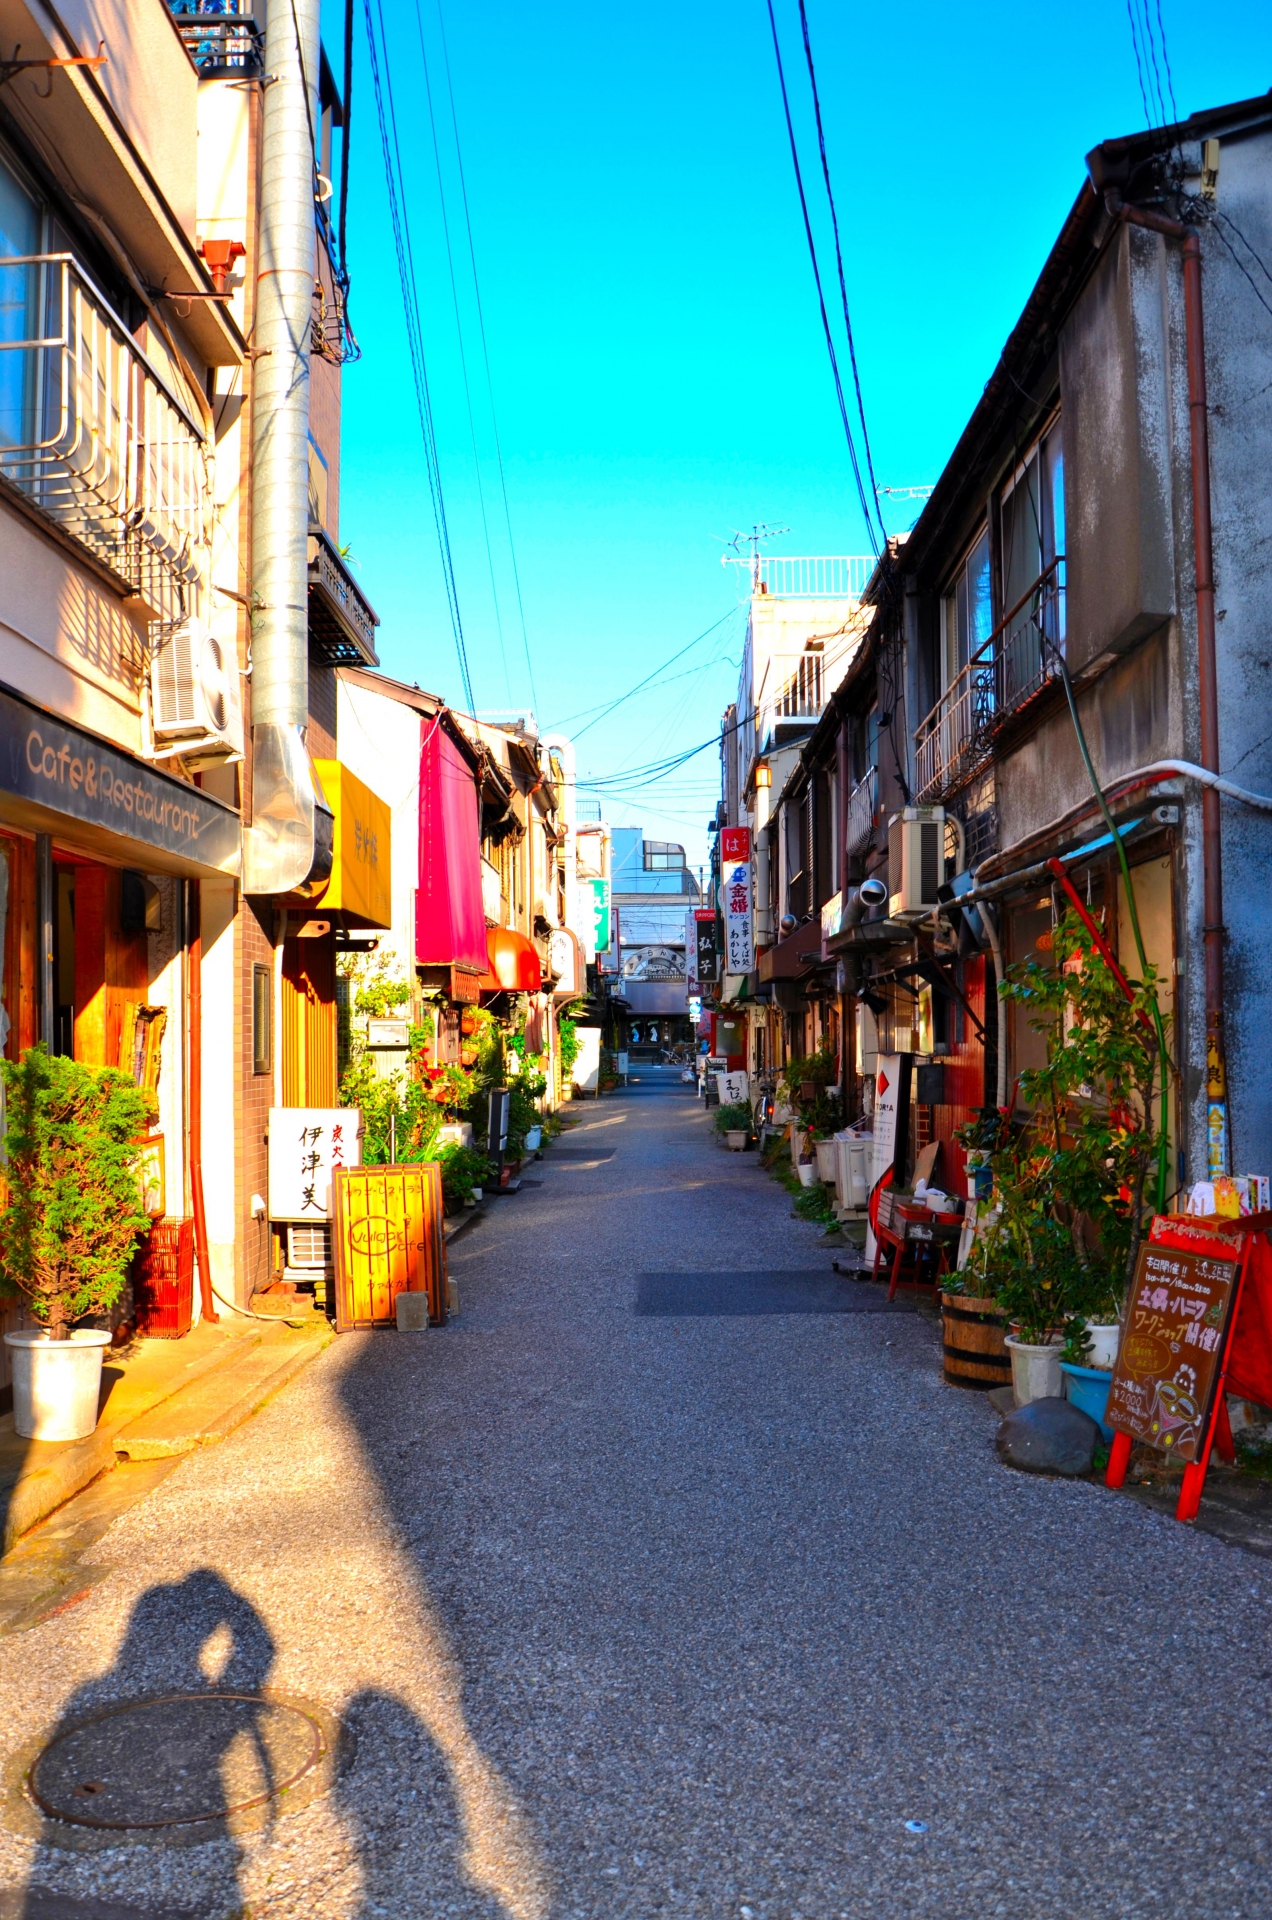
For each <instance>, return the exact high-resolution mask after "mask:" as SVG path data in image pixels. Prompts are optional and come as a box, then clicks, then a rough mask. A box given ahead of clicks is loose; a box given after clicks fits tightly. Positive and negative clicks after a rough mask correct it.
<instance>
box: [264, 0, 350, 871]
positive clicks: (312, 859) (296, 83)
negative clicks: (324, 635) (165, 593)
mask: <svg viewBox="0 0 1272 1920" xmlns="http://www.w3.org/2000/svg"><path fill="white" fill-rule="evenodd" d="M319 59H320V38H319V0H273V4H272V5H271V6H270V8H269V17H268V21H267V23H266V29H265V65H266V68H267V71H268V73H269V84H268V85H267V86H266V87H265V89H264V104H263V127H262V135H261V203H260V221H259V227H258V235H259V238H258V255H257V261H256V306H255V314H254V321H253V329H252V345H253V349H254V354H253V362H252V682H251V691H252V825H251V827H250V829H249V830H248V831H247V832H246V833H245V835H244V839H243V888H244V891H245V892H246V893H255V894H279V893H287V892H290V891H292V890H293V889H294V888H296V887H300V886H303V885H305V884H306V882H307V881H318V880H322V879H325V878H326V876H327V874H329V873H330V870H331V850H330V832H329V828H330V813H329V811H328V810H327V809H326V803H325V801H324V800H323V799H322V796H321V795H320V794H319V793H317V791H316V790H315V785H314V778H313V772H312V768H311V766H310V762H309V758H308V755H307V753H306V751H305V746H304V732H305V728H306V727H307V726H308V724H309V607H308V601H309V580H308V573H309V566H308V560H309V352H310V330H311V327H312V324H313V295H314V256H315V246H316V233H315V219H314V205H315V189H316V186H317V172H318V167H317V147H316V141H317V135H318V126H319V121H318V63H319Z"/></svg>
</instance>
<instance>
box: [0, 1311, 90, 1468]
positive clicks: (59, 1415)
mask: <svg viewBox="0 0 1272 1920" xmlns="http://www.w3.org/2000/svg"><path fill="white" fill-rule="evenodd" d="M4 1344H5V1346H6V1347H8V1349H9V1357H10V1360H11V1362H12V1366H13V1425H14V1429H15V1431H16V1432H17V1433H18V1434H19V1435H20V1437H21V1438H22V1439H23V1440H84V1439H87V1437H88V1435H89V1434H90V1433H92V1431H93V1429H94V1428H95V1427H96V1425H97V1402H98V1399H99V1397H100V1394H101V1388H102V1357H103V1354H104V1352H105V1349H106V1348H107V1347H108V1346H109V1345H110V1335H109V1333H103V1332H101V1331H100V1330H99V1329H98V1328H96V1327H77V1328H76V1329H75V1330H74V1332H73V1333H72V1334H71V1337H70V1339H69V1340H51V1339H50V1338H49V1336H48V1334H47V1333H43V1332H37V1331H35V1330H34V1329H29V1330H25V1331H23V1332H21V1333H6V1334H5V1336H4Z"/></svg>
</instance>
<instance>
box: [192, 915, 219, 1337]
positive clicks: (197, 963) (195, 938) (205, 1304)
mask: <svg viewBox="0 0 1272 1920" xmlns="http://www.w3.org/2000/svg"><path fill="white" fill-rule="evenodd" d="M199 896H200V887H199V883H198V881H197V880H192V881H191V882H190V925H189V928H188V939H189V943H190V946H189V952H190V1199H191V1202H192V1204H193V1208H194V1251H195V1257H196V1259H197V1260H198V1263H199V1304H200V1306H201V1308H202V1311H203V1318H204V1319H205V1320H216V1319H217V1318H218V1317H219V1316H218V1314H217V1311H216V1307H215V1305H214V1303H213V1298H212V1262H211V1259H210V1257H209V1254H208V1216H207V1210H206V1208H205V1206H204V1203H203V903H202V901H201V899H200V897H199Z"/></svg>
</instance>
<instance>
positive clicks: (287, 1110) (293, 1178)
mask: <svg viewBox="0 0 1272 1920" xmlns="http://www.w3.org/2000/svg"><path fill="white" fill-rule="evenodd" d="M361 1165H362V1113H361V1110H360V1109H359V1108H358V1107H271V1108H270V1110H269V1217H270V1219H271V1220H329V1219H330V1218H331V1176H332V1173H333V1172H334V1171H335V1170H336V1168H338V1167H360V1166H361Z"/></svg>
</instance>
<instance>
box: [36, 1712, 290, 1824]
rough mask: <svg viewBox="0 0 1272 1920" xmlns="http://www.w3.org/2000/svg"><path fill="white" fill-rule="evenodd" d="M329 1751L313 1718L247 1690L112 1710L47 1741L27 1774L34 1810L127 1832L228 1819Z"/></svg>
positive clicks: (285, 1786) (284, 1786) (283, 1787)
mask: <svg viewBox="0 0 1272 1920" xmlns="http://www.w3.org/2000/svg"><path fill="white" fill-rule="evenodd" d="M326 1754H327V1740H326V1737H325V1735H324V1732H323V1728H322V1727H321V1726H320V1724H319V1722H318V1720H317V1718H315V1717H314V1716H313V1715H311V1714H309V1713H307V1712H305V1711H304V1710H303V1709H302V1708H300V1707H298V1706H293V1705H291V1704H290V1703H289V1702H287V1701H285V1700H281V1699H274V1698H270V1697H268V1696H265V1695H257V1694H247V1693H197V1694H170V1695H168V1696H167V1697H165V1698H164V1699H160V1700H131V1701H127V1702H125V1703H124V1704H123V1705H122V1706H117V1707H109V1708H107V1709H106V1711H105V1712H103V1713H98V1714H94V1715H93V1717H92V1718H91V1719H89V1720H83V1721H81V1722H80V1723H79V1725H78V1726H75V1727H69V1728H68V1729H67V1730H66V1732H65V1733H59V1734H57V1735H55V1736H54V1738H53V1739H52V1740H50V1741H49V1743H48V1745H47V1746H46V1747H44V1748H43V1749H42V1750H41V1752H40V1753H39V1755H38V1756H37V1758H36V1760H35V1762H34V1764H33V1766H32V1767H31V1771H30V1774H29V1775H28V1784H29V1790H30V1794H31V1797H32V1799H33V1800H34V1801H35V1803H36V1805H37V1806H38V1807H39V1808H41V1810H42V1811H43V1812H44V1813H46V1814H49V1815H51V1816H52V1818H54V1819H56V1820H65V1821H67V1822H69V1823H70V1824H71V1825H72V1826H77V1827H95V1828H98V1829H102V1828H106V1829H110V1830H112V1831H113V1830H127V1829H133V1830H137V1829H141V1828H150V1829H155V1828H162V1827H183V1826H193V1825H195V1824H197V1823H200V1822H204V1821H209V1820H226V1819H229V1818H230V1817H231V1816H233V1815H235V1814H241V1813H244V1812H246V1811H247V1810H248V1809H249V1808H251V1807H259V1806H262V1805H264V1804H265V1803H266V1802H267V1801H271V1800H274V1799H276V1798H277V1797H278V1795H279V1794H282V1793H286V1792H287V1791H288V1790H289V1789H291V1788H293V1787H295V1786H296V1785H297V1783H298V1782H299V1781H300V1780H302V1779H304V1777H305V1775H306V1774H308V1773H310V1772H311V1771H312V1770H313V1769H314V1768H315V1767H317V1766H318V1765H319V1763H320V1762H321V1761H322V1760H323V1759H324V1757H325V1756H326Z"/></svg>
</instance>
